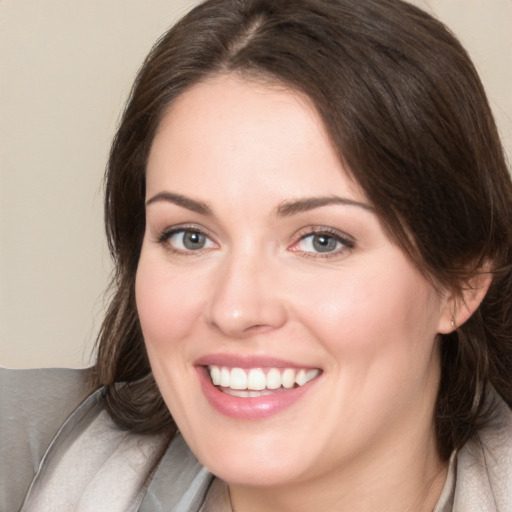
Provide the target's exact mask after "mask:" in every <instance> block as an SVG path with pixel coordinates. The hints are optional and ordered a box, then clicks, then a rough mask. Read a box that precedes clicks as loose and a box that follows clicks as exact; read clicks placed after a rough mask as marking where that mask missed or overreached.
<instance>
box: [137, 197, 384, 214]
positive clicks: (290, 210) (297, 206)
mask: <svg viewBox="0 0 512 512" xmlns="http://www.w3.org/2000/svg"><path fill="white" fill-rule="evenodd" d="M161 201H163V202H169V203H173V204H176V205H178V206H181V207H182V208H186V209H187V210H190V211H193V212H196V213H199V214H201V215H208V216H211V215H213V210H212V208H210V206H208V204H207V203H204V202H202V201H197V200H196V199H191V198H190V197H186V196H183V195H181V194H176V193H173V192H159V193H158V194H155V195H154V196H153V197H151V198H150V199H148V200H147V201H146V206H149V205H151V204H153V203H158V202H161ZM336 204H341V205H345V206H356V207H358V208H362V209H364V210H367V211H370V212H373V211H374V208H373V207H372V206H370V205H369V204H366V203H361V202H359V201H354V200H353V199H347V198H344V197H338V196H326V197H306V198H304V199H297V200H295V201H284V202H282V203H281V204H280V205H279V206H278V207H277V208H276V214H277V216H278V217H290V216H292V215H295V214H298V213H303V212H307V211H309V210H314V209H315V208H322V207H323V206H330V205H336Z"/></svg>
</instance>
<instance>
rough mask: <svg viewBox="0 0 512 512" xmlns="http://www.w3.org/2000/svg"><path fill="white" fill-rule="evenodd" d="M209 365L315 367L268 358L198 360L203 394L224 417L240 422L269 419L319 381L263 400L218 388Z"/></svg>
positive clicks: (215, 357) (262, 397)
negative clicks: (240, 395)
mask: <svg viewBox="0 0 512 512" xmlns="http://www.w3.org/2000/svg"><path fill="white" fill-rule="evenodd" d="M208 365H217V366H227V367H237V368H269V367H272V368H313V367H310V366H302V365H297V364H293V363H290V362H286V361H283V360H278V359H272V358H267V357H243V356H242V357H239V356H221V355H211V356H206V357H203V358H200V359H198V360H197V361H196V368H197V371H198V376H199V380H200V383H201V387H202V390H203V393H204V394H205V396H206V398H207V400H208V402H209V403H210V405H211V406H212V407H213V408H214V409H215V410H216V411H217V412H219V413H220V414H222V415H224V416H228V417H230V418H235V419H239V420H259V419H264V418H268V417H270V416H273V415H275V414H278V413H280V412H281V411H283V410H285V409H287V408H288V407H291V406H292V405H293V404H295V403H296V402H297V401H299V400H300V399H301V398H302V397H303V396H304V395H305V394H306V393H307V392H308V391H309V390H310V389H311V387H312V386H314V384H315V382H316V381H317V380H318V378H316V379H313V380H312V381H310V382H308V383H307V384H305V385H304V386H301V387H297V388H293V389H289V390H282V389H280V390H276V392H275V393H273V394H271V395H264V396H259V397H247V398H245V397H238V396H232V395H228V394H227V393H224V392H222V391H221V390H220V389H219V388H218V387H216V386H214V385H213V383H212V381H211V379H210V375H209V373H208V370H207V368H206V367H207V366H208Z"/></svg>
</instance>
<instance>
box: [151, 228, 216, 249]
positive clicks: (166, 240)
mask: <svg viewBox="0 0 512 512" xmlns="http://www.w3.org/2000/svg"><path fill="white" fill-rule="evenodd" d="M179 233H183V235H185V234H186V233H195V234H198V235H200V236H204V237H205V238H206V239H207V240H210V242H212V243H215V242H213V240H212V239H211V237H210V236H209V235H208V234H207V233H206V231H205V230H203V229H201V228H200V227H198V226H194V225H185V226H175V227H172V228H169V229H165V230H164V231H163V232H162V233H161V234H160V235H159V236H158V238H157V240H156V241H157V243H159V244H161V245H162V246H164V247H165V249H166V250H167V251H169V252H171V253H174V254H178V255H184V256H198V255H200V254H202V253H203V252H204V251H207V250H209V249H210V247H206V248H200V249H196V250H194V249H188V250H187V249H178V248H177V247H174V246H173V245H172V244H171V242H170V240H171V238H172V237H173V236H175V235H177V234H179Z"/></svg>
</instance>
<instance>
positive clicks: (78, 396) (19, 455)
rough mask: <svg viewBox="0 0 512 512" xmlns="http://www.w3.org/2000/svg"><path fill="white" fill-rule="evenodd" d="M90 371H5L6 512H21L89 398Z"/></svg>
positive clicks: (0, 507) (0, 496) (0, 462)
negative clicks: (50, 452) (69, 421)
mask: <svg viewBox="0 0 512 512" xmlns="http://www.w3.org/2000/svg"><path fill="white" fill-rule="evenodd" d="M87 377H88V373H87V371H84V370H67V369H36V370H8V369H6V368H0V512H13V511H16V510H18V508H19V507H20V505H21V502H22V500H23V498H24V496H25V494H26V492H27V489H28V487H29V485H30V483H31V481H32V479H33V478H34V476H35V474H36V472H37V468H38V467H39V463H40V462H41V459H42V458H43V455H44V453H45V451H46V449H47V448H48V446H49V444H50V442H51V440H52V439H53V437H54V436H55V433H56V432H57V430H58V429H59V427H60V426H61V425H62V423H63V422H64V420H65V419H66V418H67V417H68V416H69V415H70V414H71V412H72V411H73V410H74V409H75V408H76V407H77V406H78V404H79V403H80V402H81V401H82V400H83V399H84V398H85V396H86V393H87V386H86V381H87Z"/></svg>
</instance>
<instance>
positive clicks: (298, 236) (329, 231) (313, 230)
mask: <svg viewBox="0 0 512 512" xmlns="http://www.w3.org/2000/svg"><path fill="white" fill-rule="evenodd" d="M321 234H326V235H329V236H333V237H338V238H340V239H341V240H343V241H345V242H350V243H351V244H355V243H356V239H355V237H353V236H352V235H349V234H348V233H347V232H345V231H341V230H339V229H336V228H332V227H328V226H308V227H305V228H302V229H300V230H298V231H297V232H296V233H295V234H294V237H293V238H295V242H296V241H298V240H302V239H303V238H306V237H308V236H311V235H321Z"/></svg>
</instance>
